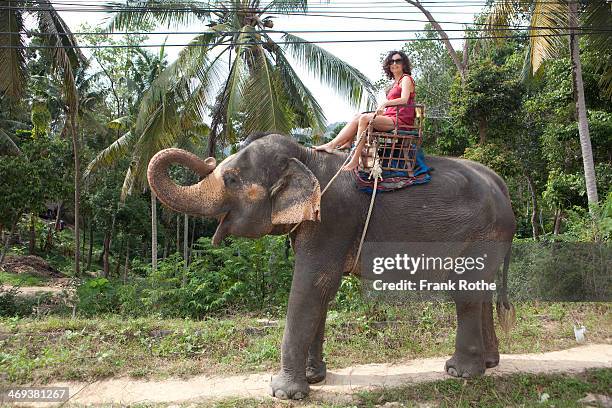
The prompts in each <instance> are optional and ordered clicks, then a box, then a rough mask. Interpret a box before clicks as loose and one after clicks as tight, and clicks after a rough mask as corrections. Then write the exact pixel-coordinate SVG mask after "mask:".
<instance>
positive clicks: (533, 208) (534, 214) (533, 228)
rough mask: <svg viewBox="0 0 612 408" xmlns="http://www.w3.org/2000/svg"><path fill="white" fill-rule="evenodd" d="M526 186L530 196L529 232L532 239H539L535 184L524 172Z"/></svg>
mask: <svg viewBox="0 0 612 408" xmlns="http://www.w3.org/2000/svg"><path fill="white" fill-rule="evenodd" d="M525 178H527V185H528V186H529V194H530V195H531V231H532V234H533V239H535V240H539V239H540V229H539V228H538V196H537V194H536V189H535V183H534V182H533V180H532V178H531V176H530V175H529V173H527V171H525Z"/></svg>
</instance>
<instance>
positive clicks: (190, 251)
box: [187, 218, 196, 263]
mask: <svg viewBox="0 0 612 408" xmlns="http://www.w3.org/2000/svg"><path fill="white" fill-rule="evenodd" d="M195 227H196V219H195V218H194V219H193V222H192V223H191V243H190V244H189V256H188V257H187V258H188V259H187V260H188V263H191V254H192V253H193V240H194V239H195Z"/></svg>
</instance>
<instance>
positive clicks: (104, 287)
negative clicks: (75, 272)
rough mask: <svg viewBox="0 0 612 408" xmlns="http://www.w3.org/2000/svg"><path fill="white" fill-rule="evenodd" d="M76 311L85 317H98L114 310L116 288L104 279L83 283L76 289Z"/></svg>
mask: <svg viewBox="0 0 612 408" xmlns="http://www.w3.org/2000/svg"><path fill="white" fill-rule="evenodd" d="M77 296H78V299H79V302H78V310H79V311H80V312H82V313H83V314H85V315H98V314H102V313H108V312H111V311H113V310H116V308H117V306H118V299H117V288H116V286H115V285H114V284H113V283H111V282H110V281H109V280H108V279H106V278H95V279H90V280H88V281H85V282H84V283H83V284H81V285H80V286H79V287H78V288H77Z"/></svg>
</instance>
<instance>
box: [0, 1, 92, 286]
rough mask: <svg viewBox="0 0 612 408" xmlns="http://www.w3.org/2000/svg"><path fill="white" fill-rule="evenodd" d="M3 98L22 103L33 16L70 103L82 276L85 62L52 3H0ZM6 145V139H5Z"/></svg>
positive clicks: (0, 89) (76, 265) (76, 232)
mask: <svg viewBox="0 0 612 408" xmlns="http://www.w3.org/2000/svg"><path fill="white" fill-rule="evenodd" d="M0 11H1V12H0V33H1V34H0V60H1V61H3V62H2V64H0V95H2V97H6V98H9V99H10V100H11V101H15V102H16V101H19V100H20V98H21V97H22V96H23V94H24V87H25V83H26V80H27V67H26V56H25V48H24V47H25V34H26V32H27V31H26V24H25V22H26V18H27V16H32V17H34V18H36V20H37V22H38V30H39V31H40V32H41V33H43V34H41V35H40V42H41V43H42V44H43V45H44V46H47V47H49V48H46V49H45V50H46V51H48V54H49V58H50V61H51V63H52V67H51V68H52V69H53V72H54V73H56V74H59V75H60V76H61V78H62V83H63V91H64V98H65V101H66V107H67V111H66V122H65V129H66V130H67V131H68V132H69V133H70V136H71V137H72V147H73V154H74V236H75V250H74V272H75V275H76V276H78V275H79V274H80V267H79V265H80V262H79V259H80V252H79V247H80V245H79V241H80V234H79V200H80V191H81V189H80V168H79V167H80V163H79V140H78V136H77V118H78V110H79V102H78V100H79V98H78V91H77V88H76V85H75V78H74V70H75V69H76V68H77V67H79V66H80V65H82V64H83V61H84V58H83V56H82V54H81V52H80V51H79V48H78V45H77V42H76V39H75V38H74V36H73V35H72V33H71V32H70V29H69V28H68V26H67V25H66V23H65V22H64V20H63V19H62V18H61V17H60V15H59V14H58V13H57V11H55V9H54V8H53V4H51V2H50V1H49V0H36V1H31V2H30V1H27V0H25V1H24V0H22V1H11V0H1V1H0ZM5 141H6V138H5Z"/></svg>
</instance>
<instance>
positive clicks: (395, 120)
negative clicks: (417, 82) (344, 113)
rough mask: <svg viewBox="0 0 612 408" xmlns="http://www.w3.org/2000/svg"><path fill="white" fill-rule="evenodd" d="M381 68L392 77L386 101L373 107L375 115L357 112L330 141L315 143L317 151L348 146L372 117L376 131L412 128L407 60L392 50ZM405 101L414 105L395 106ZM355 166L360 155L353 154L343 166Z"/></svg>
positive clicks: (412, 95)
mask: <svg viewBox="0 0 612 408" xmlns="http://www.w3.org/2000/svg"><path fill="white" fill-rule="evenodd" d="M383 70H384V72H385V74H386V75H387V78H389V79H393V83H392V84H391V86H390V87H389V89H388V91H387V100H386V101H385V102H383V103H382V104H381V105H380V106H379V107H378V108H377V109H376V117H375V118H374V113H369V112H365V113H361V114H358V115H356V116H355V117H354V118H353V119H352V120H351V121H350V122H349V123H347V124H346V126H344V128H342V130H340V132H339V133H338V135H336V137H335V138H334V139H333V140H331V141H329V142H328V143H325V144H323V145H320V146H315V147H314V148H315V149H316V150H319V151H326V152H328V153H331V152H333V151H334V150H335V149H336V148H338V147H348V146H350V145H351V144H352V141H353V139H354V138H355V136H356V135H360V134H361V133H362V132H364V131H365V129H366V128H367V127H368V124H369V123H370V121H371V120H372V118H374V122H373V123H372V125H373V126H374V129H376V130H380V131H389V130H393V129H395V128H396V127H397V128H398V129H410V128H411V126H412V125H413V124H414V118H415V108H414V99H415V89H414V79H412V76H411V75H412V66H411V64H410V60H409V59H408V56H407V55H406V54H405V53H404V52H403V51H391V52H389V54H388V55H387V57H386V58H385V60H384V61H383ZM406 104H408V105H413V106H401V107H400V108H399V111H398V108H397V105H406ZM365 142H366V141H365V138H362V139H361V141H360V143H359V145H358V146H357V147H356V148H355V151H356V152H359V151H361V149H363V147H364V145H365ZM358 165H359V155H358V154H353V157H352V158H351V161H350V162H349V163H347V164H346V165H344V167H343V168H342V169H343V170H353V169H354V168H356V167H357V166H358Z"/></svg>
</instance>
